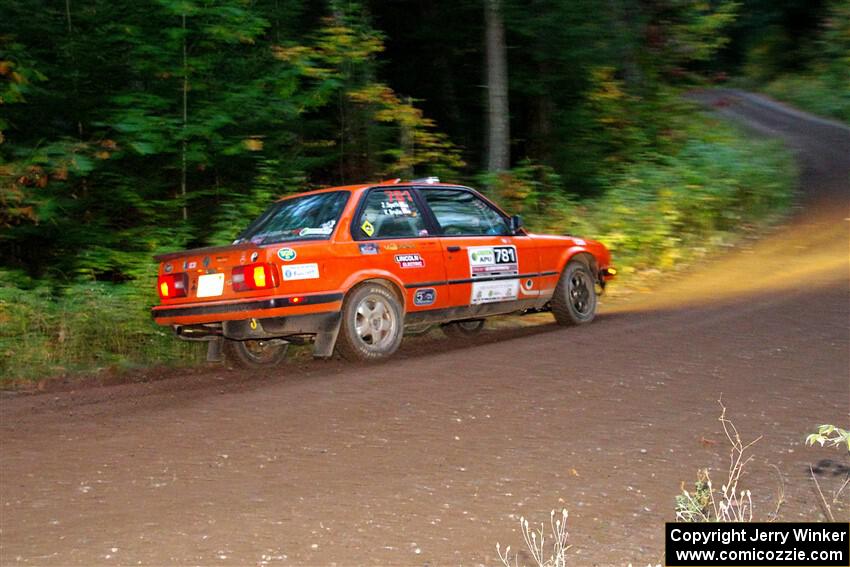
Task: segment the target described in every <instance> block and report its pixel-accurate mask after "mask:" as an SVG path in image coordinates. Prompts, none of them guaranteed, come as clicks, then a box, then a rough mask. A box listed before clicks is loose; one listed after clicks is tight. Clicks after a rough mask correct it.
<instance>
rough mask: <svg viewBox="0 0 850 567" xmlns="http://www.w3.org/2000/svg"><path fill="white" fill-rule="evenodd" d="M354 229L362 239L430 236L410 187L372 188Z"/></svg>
mask: <svg viewBox="0 0 850 567" xmlns="http://www.w3.org/2000/svg"><path fill="white" fill-rule="evenodd" d="M354 231H355V235H356V237H359V238H361V239H363V238H416V237H418V236H428V230H427V229H426V228H425V220H424V219H423V218H422V214H421V212H420V211H419V207H417V206H416V201H414V200H413V195H412V194H411V192H410V190H409V189H386V190H384V189H381V190H372V191H370V192H369V195H368V196H367V197H366V202H365V203H364V204H363V207H362V208H361V210H360V215H359V217H358V218H357V222H356V223H355V226H354Z"/></svg>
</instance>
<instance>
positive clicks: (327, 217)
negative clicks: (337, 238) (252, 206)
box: [233, 191, 349, 244]
mask: <svg viewBox="0 0 850 567" xmlns="http://www.w3.org/2000/svg"><path fill="white" fill-rule="evenodd" d="M348 195H349V193H348V191H334V192H331V193H319V194H316V195H305V196H303V197H293V198H292V199H286V200H285V201H279V202H277V203H275V204H274V205H272V206H271V207H269V208H268V209H267V210H266V212H264V213H263V214H262V215H260V217H259V218H257V220H255V221H254V222H253V223H251V225H250V226H248V228H246V229H245V231H244V232H243V233H242V234H240V235H239V237H238V238H237V239H236V240H235V241H234V242H233V243H234V244H240V243H242V242H252V243H254V244H269V243H273V242H284V241H288V240H328V239H329V238H330V237H331V234H333V231H334V228H335V227H336V224H337V222H339V216H340V215H341V214H342V210H343V208H345V203H346V202H347V201H348Z"/></svg>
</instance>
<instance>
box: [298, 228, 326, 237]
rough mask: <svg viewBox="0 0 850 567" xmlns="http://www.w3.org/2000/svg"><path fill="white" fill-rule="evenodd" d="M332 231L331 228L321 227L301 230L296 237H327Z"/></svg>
mask: <svg viewBox="0 0 850 567" xmlns="http://www.w3.org/2000/svg"><path fill="white" fill-rule="evenodd" d="M333 231H334V229H333V227H332V226H321V227H319V228H302V229H301V232H299V233H298V236H327V235H329V234H330V233H332V232H333Z"/></svg>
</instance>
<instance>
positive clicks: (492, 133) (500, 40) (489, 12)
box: [484, 0, 511, 172]
mask: <svg viewBox="0 0 850 567" xmlns="http://www.w3.org/2000/svg"><path fill="white" fill-rule="evenodd" d="M484 23H485V26H486V28H487V32H486V42H485V43H486V52H487V171H489V172H497V171H504V170H506V169H508V168H510V139H511V133H510V114H509V112H508V63H507V52H506V48H505V26H504V23H503V21H502V7H501V0H484Z"/></svg>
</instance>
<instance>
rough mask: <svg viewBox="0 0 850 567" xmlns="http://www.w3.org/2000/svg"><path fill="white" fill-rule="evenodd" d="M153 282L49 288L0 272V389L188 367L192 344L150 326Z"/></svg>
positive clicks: (194, 354) (196, 356) (195, 352)
mask: <svg viewBox="0 0 850 567" xmlns="http://www.w3.org/2000/svg"><path fill="white" fill-rule="evenodd" d="M154 302H155V293H154V281H153V278H152V277H151V278H150V279H145V281H139V282H132V283H125V284H107V283H101V282H87V283H76V284H73V285H70V286H67V287H63V288H58V289H51V288H50V287H48V286H47V285H46V284H44V283H43V282H35V281H31V280H29V279H27V278H26V277H25V276H23V275H22V274H20V273H19V272H8V271H5V272H4V271H0V387H9V386H13V385H15V384H18V383H22V382H27V381H33V380H39V379H42V378H46V377H50V376H57V375H66V374H73V373H80V372H84V373H96V372H100V371H103V370H122V369H128V368H133V367H138V366H149V365H154V364H176V363H188V364H191V363H194V362H199V361H200V360H201V356H202V354H203V353H202V351H201V350H200V349H199V348H198V346H199V345H194V344H188V343H186V342H184V341H180V340H177V339H176V338H174V336H173V334H172V333H171V331H170V330H169V329H167V328H163V327H159V326H157V325H155V324H154V322H153V320H152V318H151V315H150V307H151V305H153V304H154Z"/></svg>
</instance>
